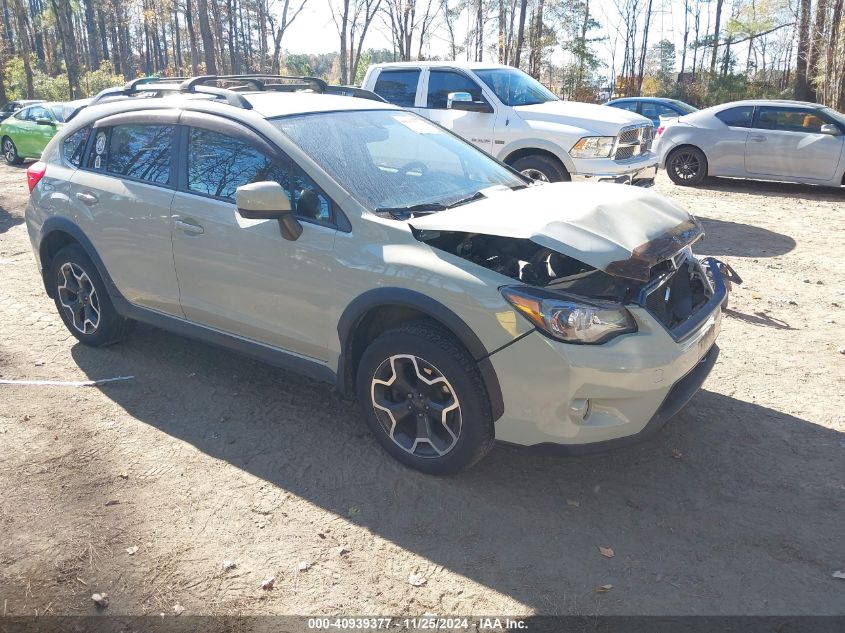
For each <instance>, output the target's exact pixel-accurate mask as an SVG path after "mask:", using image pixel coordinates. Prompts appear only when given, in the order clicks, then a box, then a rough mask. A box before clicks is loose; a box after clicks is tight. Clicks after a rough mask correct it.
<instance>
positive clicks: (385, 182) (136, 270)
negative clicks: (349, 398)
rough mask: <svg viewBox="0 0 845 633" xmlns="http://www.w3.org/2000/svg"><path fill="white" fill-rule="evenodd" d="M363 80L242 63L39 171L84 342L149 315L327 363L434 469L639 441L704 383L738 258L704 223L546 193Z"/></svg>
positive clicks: (121, 100) (45, 241) (653, 206)
mask: <svg viewBox="0 0 845 633" xmlns="http://www.w3.org/2000/svg"><path fill="white" fill-rule="evenodd" d="M226 86H228V88H227V87H226ZM332 88H337V87H332ZM334 92H343V91H337V90H335V91H334ZM349 92H350V93H351V94H353V95H354V96H342V95H340V94H332V91H331V90H328V89H326V86H325V84H324V83H322V82H319V81H318V80H313V79H310V78H301V81H294V82H293V83H290V82H289V81H286V80H285V78H281V77H267V76H239V77H226V78H218V77H199V78H191V79H187V80H179V81H163V80H162V81H154V82H150V81H149V80H144V81H136V82H131V83H130V84H127V86H125V87H124V88H120V89H110V90H108V91H105V92H104V93H101V95H99V96H98V97H97V98H96V99H95V100H94V103H93V104H92V105H91V106H89V107H88V108H86V109H84V110H83V111H81V112H80V113H79V114H78V115H77V116H76V117H75V118H74V119H72V120H71V121H69V122H68V123H67V124H66V125H65V127H64V128H63V129H62V130H61V132H60V133H59V134H58V135H57V136H56V137H55V138H54V139H53V140H52V141H51V142H50V144H49V145H48V146H47V148H46V149H45V151H44V153H43V156H42V158H41V161H39V162H37V163H35V164H34V165H32V166H31V167H30V168H29V171H28V180H29V185H30V190H31V192H32V193H31V197H30V201H29V204H28V205H27V209H26V224H27V228H28V231H29V236H30V239H31V241H32V246H33V249H34V252H35V257H36V260H37V262H38V265H39V267H40V269H41V272H42V275H43V279H44V285H45V288H46V291H47V293H48V294H49V295H50V297H52V298H53V299H54V300H55V303H56V308H57V309H58V312H59V314H60V316H61V318H62V319H63V321H64V323H65V324H66V326H67V328H68V329H69V330H70V332H71V333H72V334H73V335H74V336H75V337H76V338H78V339H79V341H80V342H81V343H83V344H86V345H92V346H102V345H109V344H112V343H116V342H118V341H120V340H122V339H123V338H125V337H126V336H127V335H128V334H129V333H130V330H131V327H132V325H133V323H134V322H136V321H141V322H145V323H149V324H152V325H155V326H159V327H162V328H166V329H169V330H173V331H175V332H178V333H181V334H184V335H186V336H190V337H194V338H196V339H199V340H203V341H207V342H211V343H215V344H219V345H223V346H226V347H228V348H231V349H233V350H237V351H240V352H244V353H246V354H249V355H251V356H253V357H255V358H258V359H260V360H263V361H266V362H268V363H272V364H276V365H280V366H282V367H285V368H289V369H292V370H294V371H298V372H302V373H305V374H307V375H308V376H310V377H312V378H314V379H316V380H320V381H325V382H327V383H330V384H333V385H335V386H336V388H337V389H338V390H339V391H340V392H342V393H343V394H348V395H354V396H355V397H357V399H358V401H359V402H360V404H361V411H362V415H363V417H364V419H365V421H366V423H367V424H368V425H369V427H370V429H371V430H372V432H373V433H374V435H375V437H376V438H377V439H378V441H379V442H380V443H381V445H382V446H383V447H384V448H385V449H386V450H387V452H389V453H390V454H391V455H393V456H394V457H395V458H396V459H398V460H399V461H401V462H402V463H404V464H406V465H408V466H411V467H413V468H417V469H419V470H421V471H424V472H428V473H432V474H447V473H454V472H458V471H461V470H463V469H466V468H468V467H470V466H472V465H473V464H475V463H476V462H478V461H479V460H480V459H481V458H482V457H483V456H484V455H485V454H486V453H487V452H488V451H489V450H490V448H491V447H492V446H493V444H494V441H495V440H500V441H503V442H508V443H513V444H520V445H528V446H537V447H544V448H557V449H559V450H562V451H564V452H575V453H577V452H581V451H586V450H591V449H595V448H609V447H616V446H618V445H622V444H625V443H627V442H629V441H631V440H633V439H636V438H642V437H645V436H648V435H650V434H652V433H654V432H655V431H656V430H657V429H659V428H660V427H661V426H662V425H663V423H664V422H665V421H666V420H667V419H668V418H669V417H671V416H672V415H674V414H675V413H676V412H677V411H678V410H679V409H680V408H681V407H683V406H684V404H685V403H686V402H687V401H688V400H689V399H690V398H691V397H692V396H693V395H694V393H695V392H696V391H697V389H698V388H699V387H700V386H701V384H702V382H703V381H704V379H705V378H706V377H707V375H708V373H709V372H710V370H711V368H712V367H713V365H714V363H715V361H716V357H717V354H718V348H717V347H716V345H715V343H714V341H715V339H716V336H717V333H718V331H719V325H720V319H721V307H722V304H723V303H724V302H725V300H726V298H727V289H726V284H727V283H728V277H730V276H732V274H733V273H732V271H730V269H729V268H728V267H726V266H725V265H724V264H722V263H720V262H718V261H716V260H713V259H710V258H705V259H699V258H697V257H695V256H694V255H693V254H692V250H691V246H692V245H693V243H694V242H696V241H697V240H698V239H699V238H701V237H702V235H703V232H702V229H701V226H700V224H699V222H698V221H697V220H696V219H695V218H694V217H693V216H691V215H690V214H689V213H687V212H686V211H684V210H682V209H681V208H679V207H677V206H676V205H675V204H673V203H672V202H670V201H669V200H667V199H665V198H663V197H661V196H659V195H657V194H655V193H651V192H649V191H646V190H643V189H638V188H633V187H622V186H619V185H612V184H586V183H583V184H582V183H558V184H534V183H532V182H530V181H529V180H528V179H526V178H525V177H524V176H522V175H520V174H519V173H517V172H515V171H513V170H512V169H510V168H509V167H507V166H505V165H503V164H502V163H500V162H498V161H496V160H495V159H493V158H491V157H490V156H488V155H486V154H484V153H483V152H481V151H480V150H478V149H476V148H475V147H474V146H472V145H470V144H468V143H466V142H465V141H463V140H461V139H460V138H458V137H457V136H454V135H452V134H451V133H449V132H447V131H445V130H444V129H442V128H440V127H439V126H437V125H435V124H433V123H431V122H429V121H427V120H426V119H424V118H422V117H420V116H417V115H416V114H413V113H411V112H408V111H406V110H403V109H401V108H398V107H396V106H393V105H390V104H386V103H383V102H381V101H379V100H377V98H376V99H375V100H374V99H372V98H361V97H367V96H370V97H372V96H373V95H368V94H366V93H365V91H360V90H358V91H353V90H350V91H349Z"/></svg>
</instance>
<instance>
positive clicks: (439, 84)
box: [428, 70, 484, 110]
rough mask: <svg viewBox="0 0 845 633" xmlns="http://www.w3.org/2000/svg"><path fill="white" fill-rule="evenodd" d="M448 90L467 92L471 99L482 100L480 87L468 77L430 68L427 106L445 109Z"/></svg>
mask: <svg viewBox="0 0 845 633" xmlns="http://www.w3.org/2000/svg"><path fill="white" fill-rule="evenodd" d="M450 92H468V93H470V94H471V95H472V100H473V101H484V98H483V97H482V96H481V88H480V87H479V85H478V84H477V83H475V82H474V81H472V80H471V79H470V78H469V77H467V76H465V75H462V74H460V73H455V72H451V71H447V70H432V71H431V72H430V73H429V75H428V107H429V108H433V109H435V110H445V109H446V104H447V101H448V99H449V93H450Z"/></svg>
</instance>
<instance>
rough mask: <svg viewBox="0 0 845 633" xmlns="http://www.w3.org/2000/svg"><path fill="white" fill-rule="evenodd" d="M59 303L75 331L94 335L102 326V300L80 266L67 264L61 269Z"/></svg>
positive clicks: (71, 263)
mask: <svg viewBox="0 0 845 633" xmlns="http://www.w3.org/2000/svg"><path fill="white" fill-rule="evenodd" d="M58 281H59V286H58V292H59V302H60V303H61V305H62V308H64V310H65V311H66V312H67V313H68V315H69V316H70V318H71V322H72V323H73V327H74V329H76V330H77V331H78V332H81V333H82V334H93V333H94V332H95V331H96V330H97V326H98V325H99V324H100V299H99V297H98V296H97V291H96V290H95V288H94V284H93V283H92V282H91V278H90V277H89V276H88V273H86V272H85V271H84V270H82V268H81V267H80V266H79V265H78V264H74V263H73V262H66V263H65V264H63V265H62V267H61V268H60V269H59V280H58Z"/></svg>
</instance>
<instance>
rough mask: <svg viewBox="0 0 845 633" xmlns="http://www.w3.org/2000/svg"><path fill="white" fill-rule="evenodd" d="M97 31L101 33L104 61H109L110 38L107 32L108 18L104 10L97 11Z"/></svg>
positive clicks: (101, 48)
mask: <svg viewBox="0 0 845 633" xmlns="http://www.w3.org/2000/svg"><path fill="white" fill-rule="evenodd" d="M97 31H99V33H100V51H102V54H103V57H102V59H103V61H109V36H108V33H107V31H106V16H105V14H104V13H103V10H102V9H100V8H98V9H97Z"/></svg>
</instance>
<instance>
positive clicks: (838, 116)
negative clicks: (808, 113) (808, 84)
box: [822, 108, 845, 125]
mask: <svg viewBox="0 0 845 633" xmlns="http://www.w3.org/2000/svg"><path fill="white" fill-rule="evenodd" d="M822 112H824V113H825V114H826V115H827V116H829V117H830V118H831V119H833V120H834V121H836V122H838V123H839V124H840V125H845V114H842V113H841V112H837V111H836V110H834V109H833V108H822Z"/></svg>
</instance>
